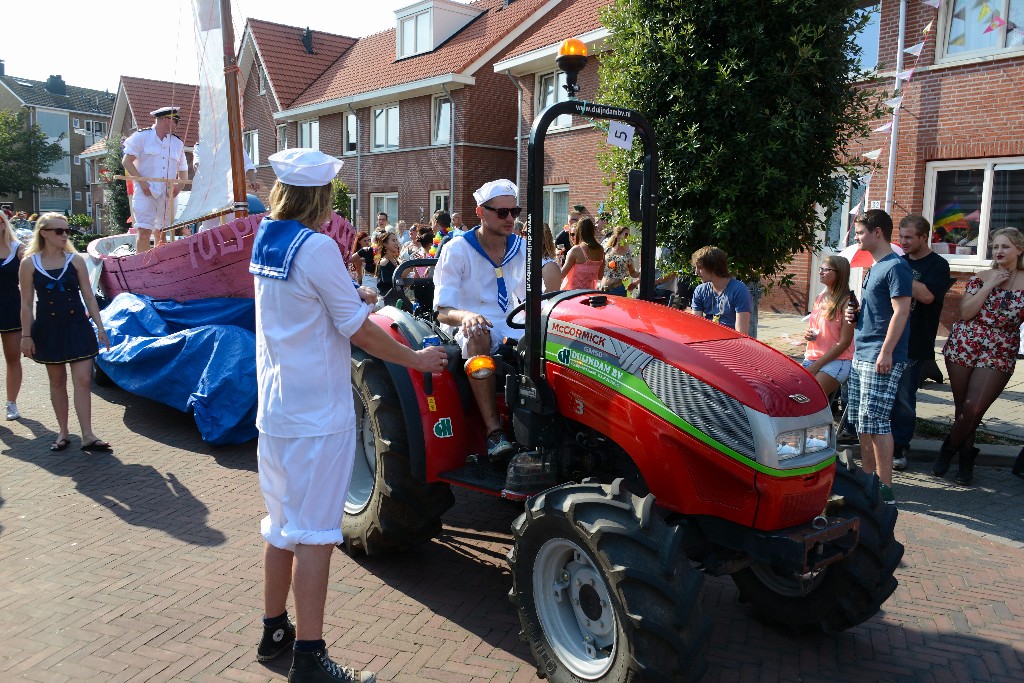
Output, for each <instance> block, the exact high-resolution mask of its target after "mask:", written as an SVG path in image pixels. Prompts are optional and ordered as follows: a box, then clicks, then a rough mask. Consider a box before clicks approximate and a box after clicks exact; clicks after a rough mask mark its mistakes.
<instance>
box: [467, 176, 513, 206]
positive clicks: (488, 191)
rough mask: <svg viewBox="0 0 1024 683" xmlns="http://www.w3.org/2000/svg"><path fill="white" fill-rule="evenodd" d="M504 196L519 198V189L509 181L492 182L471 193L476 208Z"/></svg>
mask: <svg viewBox="0 0 1024 683" xmlns="http://www.w3.org/2000/svg"><path fill="white" fill-rule="evenodd" d="M505 195H512V196H513V197H517V198H518V197H519V188H518V187H516V184H515V183H513V182H512V181H511V180H505V179H504V178H502V179H501V180H492V181H491V182H489V183H484V184H483V185H481V186H480V189H479V190H477V191H476V192H474V193H473V199H475V200H476V205H477V206H483V205H484V204H486V203H487V202H489V201H491V200H492V199H494V198H495V197H502V196H505Z"/></svg>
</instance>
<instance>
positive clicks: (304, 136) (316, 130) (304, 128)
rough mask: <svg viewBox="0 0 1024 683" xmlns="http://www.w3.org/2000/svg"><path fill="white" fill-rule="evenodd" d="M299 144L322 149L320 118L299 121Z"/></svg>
mask: <svg viewBox="0 0 1024 683" xmlns="http://www.w3.org/2000/svg"><path fill="white" fill-rule="evenodd" d="M297 128H298V131H299V132H298V136H297V137H298V146H299V147H311V148H313V149H320V119H306V120H304V121H299V122H298V126H297Z"/></svg>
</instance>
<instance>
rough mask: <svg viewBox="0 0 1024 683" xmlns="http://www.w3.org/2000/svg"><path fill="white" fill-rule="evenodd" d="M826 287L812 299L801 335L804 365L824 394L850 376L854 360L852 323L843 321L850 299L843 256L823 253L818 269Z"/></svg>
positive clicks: (848, 272) (847, 270)
mask: <svg viewBox="0 0 1024 683" xmlns="http://www.w3.org/2000/svg"><path fill="white" fill-rule="evenodd" d="M818 279H819V280H821V284H823V285H825V289H824V290H823V291H822V292H821V294H819V295H818V298H817V299H815V300H814V308H813V309H812V310H811V318H810V321H809V322H808V324H807V332H805V333H804V339H806V340H807V351H806V352H805V353H804V362H803V366H804V367H805V368H807V371H808V372H809V373H811V374H812V375H814V379H816V380H818V384H820V385H821V388H822V390H823V391H824V392H825V394H826V395H828V394H831V393H832V392H833V391H835V390H836V389H838V388H839V385H841V384H842V383H843V382H845V381H846V378H847V377H849V376H850V368H851V366H852V364H853V323H850V322H847V321H846V315H845V313H846V302H847V301H848V300H849V299H850V262H849V261H847V260H846V259H845V258H843V257H842V256H839V255H836V254H833V255H831V256H826V257H825V260H824V261H823V262H822V264H821V268H819V269H818Z"/></svg>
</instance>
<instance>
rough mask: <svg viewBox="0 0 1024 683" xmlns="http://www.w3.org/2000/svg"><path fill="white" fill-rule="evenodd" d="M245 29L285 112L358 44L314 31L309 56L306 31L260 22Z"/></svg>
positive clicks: (250, 24)
mask: <svg viewBox="0 0 1024 683" xmlns="http://www.w3.org/2000/svg"><path fill="white" fill-rule="evenodd" d="M246 26H247V27H248V29H247V30H249V31H251V33H252V37H253V40H254V41H255V42H256V48H257V50H258V51H259V54H260V57H261V58H262V61H263V66H264V68H265V69H266V72H267V75H268V76H269V77H270V83H271V84H272V85H273V89H274V93H275V94H276V95H277V100H278V104H280V105H281V107H282V108H285V109H287V108H288V107H290V106H291V105H292V103H293V102H294V101H295V98H296V97H297V96H298V95H299V94H300V93H302V91H303V90H305V89H306V88H308V87H309V85H310V84H311V83H313V81H315V80H316V79H317V78H318V77H319V76H320V75H321V74H322V73H323V72H324V71H325V70H327V68H328V67H330V66H331V64H333V63H334V62H335V61H337V59H338V57H340V56H341V55H343V54H344V53H345V52H346V51H347V50H348V49H349V48H350V47H352V46H353V45H354V44H355V43H356V39H355V38H349V37H347V36H339V35H335V34H333V33H325V32H323V31H316V30H314V31H313V32H312V34H313V54H308V53H307V52H306V48H305V47H304V46H303V44H302V33H303V31H304V30H305V29H301V28H298V27H296V26H285V25H283V24H275V23H272V22H269V21H263V20H261V19H247V20H246Z"/></svg>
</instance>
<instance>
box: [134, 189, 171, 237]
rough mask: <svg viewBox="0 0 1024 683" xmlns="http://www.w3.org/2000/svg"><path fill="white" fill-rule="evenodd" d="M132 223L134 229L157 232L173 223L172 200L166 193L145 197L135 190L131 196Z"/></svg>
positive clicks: (140, 191)
mask: <svg viewBox="0 0 1024 683" xmlns="http://www.w3.org/2000/svg"><path fill="white" fill-rule="evenodd" d="M132 216H133V218H132V221H133V225H135V227H136V228H142V229H143V230H159V229H161V228H166V227H167V226H168V225H171V224H172V223H174V200H173V199H169V198H168V197H167V193H166V192H165V193H164V194H155V195H153V196H152V197H147V196H146V195H144V194H143V193H142V190H140V189H138V188H136V189H135V194H133V195H132Z"/></svg>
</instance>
